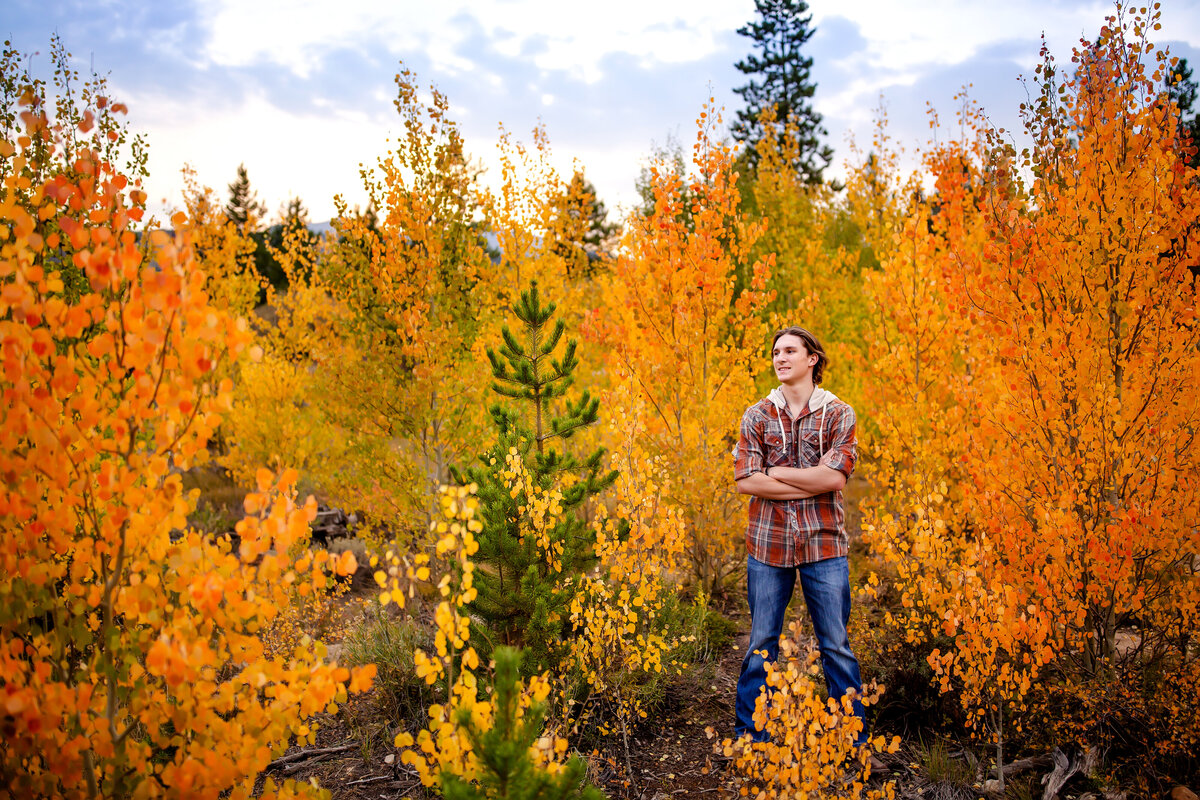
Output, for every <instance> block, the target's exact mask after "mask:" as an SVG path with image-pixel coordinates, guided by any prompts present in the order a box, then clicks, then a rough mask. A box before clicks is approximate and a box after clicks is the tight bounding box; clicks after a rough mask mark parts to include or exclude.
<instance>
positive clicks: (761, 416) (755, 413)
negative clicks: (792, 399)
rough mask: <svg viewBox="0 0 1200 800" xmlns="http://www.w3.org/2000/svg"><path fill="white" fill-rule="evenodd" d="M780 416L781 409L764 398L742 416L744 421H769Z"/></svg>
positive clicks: (752, 405)
mask: <svg viewBox="0 0 1200 800" xmlns="http://www.w3.org/2000/svg"><path fill="white" fill-rule="evenodd" d="M777 416H779V409H777V408H776V407H775V404H774V403H772V402H771V401H770V400H768V399H767V398H765V397H764V398H763V399H762V400H759V401H758V402H756V403H751V404H750V406H749V407H748V408H747V409H746V411H745V413H744V414H742V419H744V420H747V421H756V420H769V419H774V418H775V417H777Z"/></svg>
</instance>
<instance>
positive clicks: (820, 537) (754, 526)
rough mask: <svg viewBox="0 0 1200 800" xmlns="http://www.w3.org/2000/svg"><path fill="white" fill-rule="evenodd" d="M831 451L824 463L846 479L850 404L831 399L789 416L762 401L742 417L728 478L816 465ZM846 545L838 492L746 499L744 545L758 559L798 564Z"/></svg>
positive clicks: (854, 456) (851, 452) (852, 444)
mask: <svg viewBox="0 0 1200 800" xmlns="http://www.w3.org/2000/svg"><path fill="white" fill-rule="evenodd" d="M781 423H782V425H783V429H784V430H785V431H786V432H787V439H786V442H785V440H784V437H783V436H782V435H781V432H780V424H781ZM822 439H823V440H824V446H825V452H824V453H823V452H821V441H822ZM830 450H832V451H834V452H833V455H831V456H830V460H829V461H828V463H829V465H830V466H831V467H833V468H834V469H837V470H838V471H840V472H842V473H843V474H844V475H845V476H846V477H847V478H849V477H850V475H851V473H853V472H854V464H855V462H856V461H857V460H858V450H857V442H856V440H855V416H854V409H852V408H851V407H850V406H849V405H847V404H846V403H844V402H842V401H841V400H837V399H834V400H831V401H830V402H829V404H828V405H827V406H826V407H825V409H824V411H822V410H821V409H817V410H815V411H814V410H812V409H809V408H807V407H806V408H805V409H804V411H803V412H802V413H801V414H800V415H799V417H797V418H796V419H792V417H791V416H790V415H789V414H788V412H787V409H786V408H784V409H780V408H777V407H776V406H775V404H774V403H772V402H771V401H770V400H767V399H763V400H760V401H759V402H757V403H755V404H754V405H752V406H750V408H748V409H746V413H745V414H744V415H743V416H742V428H741V434H740V436H739V437H738V443H737V449H736V450H734V464H733V478H734V480H741V479H742V478H745V477H747V476H749V475H751V474H753V473H755V472H766V470H767V468H768V467H779V466H784V467H815V466H817V464H818V463H819V462H820V460H821V456H822V455H825V453H828V452H829V451H830ZM849 548H850V540H849V537H848V536H847V534H846V511H845V506H844V503H843V500H842V493H841V491H836V492H826V493H824V494H820V495H817V496H816V497H808V498H804V499H802V500H766V499H763V498H761V497H754V496H751V497H750V524H749V526H748V527H747V528H746V549H747V551H748V552H749V553H750V555H752V556H753V557H754V558H756V559H758V560H759V561H761V562H762V563H764V564H769V565H771V566H773V567H791V566H799V565H801V564H810V563H812V562H814V561H822V560H824V559H826V558H835V557H837V556H844V555H846V554H847V553H848V552H849Z"/></svg>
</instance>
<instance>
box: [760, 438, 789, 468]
mask: <svg viewBox="0 0 1200 800" xmlns="http://www.w3.org/2000/svg"><path fill="white" fill-rule="evenodd" d="M763 445H764V447H765V449H766V456H767V466H768V467H786V466H790V464H789V463H788V457H787V445H786V444H785V443H784V441H783V437H782V436H780V435H779V434H778V433H768V434H767V435H766V436H764V437H763Z"/></svg>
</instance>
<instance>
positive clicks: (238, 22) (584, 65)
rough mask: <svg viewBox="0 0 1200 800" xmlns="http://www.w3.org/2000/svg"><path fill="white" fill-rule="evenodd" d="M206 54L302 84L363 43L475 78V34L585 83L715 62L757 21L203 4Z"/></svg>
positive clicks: (734, 7)
mask: <svg viewBox="0 0 1200 800" xmlns="http://www.w3.org/2000/svg"><path fill="white" fill-rule="evenodd" d="M199 2H200V5H201V17H202V18H203V19H205V20H206V21H207V28H208V34H209V40H208V42H207V45H206V48H205V49H206V52H207V54H208V56H209V58H211V59H212V61H213V62H214V63H216V64H219V65H223V66H247V65H250V64H255V63H258V62H268V63H273V64H278V65H281V66H284V67H286V68H287V69H289V70H291V71H292V72H294V73H295V74H297V75H299V76H301V77H304V76H307V75H308V74H309V73H310V71H311V70H312V67H313V64H314V63H315V62H316V61H318V60H319V59H320V58H321V57H322V55H323V54H324V53H326V52H328V51H329V50H330V49H332V48H335V47H340V46H352V45H353V44H354V43H355V42H361V41H362V40H363V39H364V38H371V39H375V40H378V41H381V42H384V43H386V45H387V47H388V49H389V50H390V51H391V52H393V53H395V54H397V55H403V54H404V53H406V52H408V53H412V52H414V51H419V52H423V53H425V54H426V55H427V56H428V57H429V58H430V60H431V61H432V62H433V64H434V65H435V67H436V68H437V69H439V70H443V71H445V72H447V73H448V74H452V75H453V74H459V73H462V72H469V71H471V70H472V69H473V65H472V63H471V62H470V60H469V58H468V56H466V55H464V54H463V53H462V52H461V50H460V48H459V46H460V45H462V44H463V43H464V42H465V41H466V40H467V38H468V37H469V36H470V35H471V34H472V32H473V31H474V30H476V28H475V26H476V25H477V26H478V28H479V29H481V31H482V34H483V35H484V36H485V37H486V38H487V39H488V40H489V43H490V45H491V46H492V47H494V48H495V49H496V50H497V52H499V53H501V54H503V55H508V56H512V57H516V56H518V55H520V54H521V53H525V52H529V53H530V56H529V57H530V59H531V60H532V62H533V63H534V64H536V66H538V67H539V68H541V69H545V70H556V71H565V72H567V73H569V74H571V75H573V76H575V77H579V78H582V79H583V80H586V81H588V82H594V81H596V80H599V79H600V78H601V77H602V74H601V70H600V62H601V60H602V59H603V58H604V57H605V56H606V55H609V54H611V53H628V54H632V55H633V56H635V57H637V58H638V59H640V60H641V61H642V62H643V63H646V64H654V63H666V64H670V63H684V62H688V61H692V60H695V59H699V58H703V57H704V56H706V55H711V54H712V53H713V52H715V51H716V50H717V49H719V47H720V45H719V40H720V38H721V36H722V35H723V34H724V33H725V32H727V31H730V30H733V29H735V28H737V27H738V26H739V25H741V24H743V23H744V22H745V21H746V20H747V19H749V18H750V17H751V16H752V15H753V12H754V5H753V2H752V0H737V2H728V0H686V1H685V0H671V1H670V2H650V3H647V2H645V0H611V2H609V3H607V4H606V5H604V6H603V7H597V6H594V5H582V4H578V3H567V2H561V0H526V1H525V2H507V3H506V2H475V3H464V2H461V0H459V1H458V2H414V1H413V0H407V2H403V3H400V4H398V5H397V6H389V5H383V4H380V3H378V2H374V1H373V0H342V1H341V2H337V3H329V2H325V0H264V1H263V2H254V3H246V2H240V1H239V0H199Z"/></svg>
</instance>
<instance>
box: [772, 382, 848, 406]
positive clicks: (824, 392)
mask: <svg viewBox="0 0 1200 800" xmlns="http://www.w3.org/2000/svg"><path fill="white" fill-rule="evenodd" d="M767 399H768V400H770V401H771V404H772V405H774V406H775V407H776V408H778V409H779V410H780V411H782V410H783V409H785V408H787V398H786V397H784V396H783V387H782V386H776V387H775V388H774V389H772V390H771V393H770V394H769V395H767ZM834 400H837V395H835V394H834V393H833V392H831V391H829V390H828V389H822V388H821V387H820V386H817V387H814V388H813V393H812V397H810V398H808V410H809V411H821V410H823V409H824V408H825V406H827V405H829V404H830V403H832V402H833V401H834Z"/></svg>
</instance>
